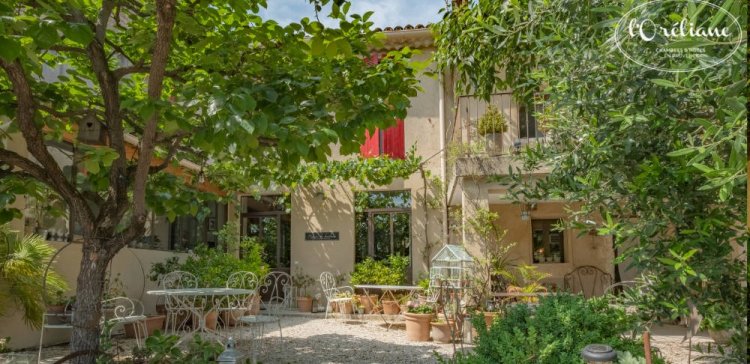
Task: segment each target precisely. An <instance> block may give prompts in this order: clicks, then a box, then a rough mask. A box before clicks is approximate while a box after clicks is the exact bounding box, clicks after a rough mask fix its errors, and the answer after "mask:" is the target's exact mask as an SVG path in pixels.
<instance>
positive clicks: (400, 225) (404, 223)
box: [393, 213, 411, 257]
mask: <svg viewBox="0 0 750 364" xmlns="http://www.w3.org/2000/svg"><path fill="white" fill-rule="evenodd" d="M410 232H411V219H410V217H409V214H408V213H394V214H393V247H394V251H393V254H396V255H401V256H404V257H408V256H409V252H410V250H411V234H410Z"/></svg>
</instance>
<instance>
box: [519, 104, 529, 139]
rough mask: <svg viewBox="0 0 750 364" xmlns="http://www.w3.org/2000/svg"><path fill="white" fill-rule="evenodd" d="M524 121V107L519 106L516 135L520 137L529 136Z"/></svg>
mask: <svg viewBox="0 0 750 364" xmlns="http://www.w3.org/2000/svg"><path fill="white" fill-rule="evenodd" d="M526 122H527V120H526V107H525V106H521V107H520V108H519V109H518V135H519V137H520V138H528V137H529V128H528V124H527V123H526Z"/></svg>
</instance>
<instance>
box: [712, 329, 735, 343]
mask: <svg viewBox="0 0 750 364" xmlns="http://www.w3.org/2000/svg"><path fill="white" fill-rule="evenodd" d="M708 336H710V337H711V339H713V340H714V342H715V343H717V344H719V345H728V344H729V343H730V342H732V331H731V330H713V329H708Z"/></svg>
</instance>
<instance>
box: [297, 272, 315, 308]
mask: <svg viewBox="0 0 750 364" xmlns="http://www.w3.org/2000/svg"><path fill="white" fill-rule="evenodd" d="M292 283H293V284H294V287H295V288H297V294H298V296H297V310H298V311H299V312H312V305H313V302H312V301H313V300H312V296H310V295H309V294H307V287H310V286H312V285H313V284H314V283H315V280H314V279H313V278H312V277H310V276H309V275H307V274H305V273H303V272H302V269H300V267H296V268H295V273H294V276H293V277H292Z"/></svg>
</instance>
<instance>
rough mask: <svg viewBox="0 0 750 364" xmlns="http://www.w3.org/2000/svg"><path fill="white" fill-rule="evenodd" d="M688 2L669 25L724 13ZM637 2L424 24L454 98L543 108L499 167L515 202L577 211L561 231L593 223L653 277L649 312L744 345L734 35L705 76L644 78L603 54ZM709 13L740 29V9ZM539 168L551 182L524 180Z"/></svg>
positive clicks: (570, 4) (742, 83)
mask: <svg viewBox="0 0 750 364" xmlns="http://www.w3.org/2000/svg"><path fill="white" fill-rule="evenodd" d="M696 3H697V2H696ZM696 3H693V2H688V1H685V2H670V3H669V5H670V6H674V8H673V9H670V11H669V12H667V15H668V16H669V18H668V20H670V21H673V22H675V23H679V22H680V21H682V20H683V19H689V20H691V21H695V22H696V23H698V24H709V23H710V24H716V23H718V22H720V21H721V20H722V19H721V18H723V17H724V15H717V14H721V12H719V11H713V12H710V11H709V10H710V9H711V8H710V7H707V6H705V4H704V5H701V6H698V5H700V4H696ZM637 5H639V3H638V2H634V1H573V0H571V1H516V0H513V1H503V2H498V1H483V0H480V1H477V2H471V3H469V4H465V5H460V6H457V7H452V8H449V9H447V11H446V13H445V16H444V18H443V20H442V21H441V22H440V23H439V24H437V25H436V27H435V29H436V32H437V34H438V35H437V40H436V43H437V46H438V51H437V53H436V57H437V59H438V62H439V64H440V65H441V66H442V67H443V68H444V69H451V70H455V71H456V72H457V76H458V79H459V83H460V85H461V86H462V87H463V90H464V91H471V93H476V94H478V95H481V96H483V97H485V98H488V97H489V95H490V94H492V93H493V92H496V91H497V90H503V89H507V88H512V89H513V93H514V96H515V98H516V100H517V101H519V102H525V103H533V102H536V103H537V104H540V105H539V106H540V109H543V110H541V111H540V112H538V113H537V115H536V118H537V120H538V122H539V124H540V125H539V127H540V128H542V129H544V130H545V134H546V136H547V138H546V142H545V143H538V144H536V145H535V146H530V147H528V148H526V149H525V152H524V153H522V154H521V155H520V156H519V160H520V161H521V162H522V163H521V164H522V165H523V167H521V168H517V169H513V170H511V171H510V177H511V178H510V179H511V183H512V185H511V194H512V195H513V198H514V199H516V200H518V201H526V200H537V199H545V198H561V199H564V200H568V201H581V202H583V206H582V208H581V209H580V210H577V211H573V212H572V216H571V224H572V225H573V226H575V227H578V228H585V230H589V229H590V227H586V222H587V220H589V221H590V220H596V219H592V217H601V218H602V219H603V221H604V222H603V224H600V225H599V226H598V232H599V233H600V234H602V235H609V234H611V235H614V236H615V237H616V246H617V247H619V248H620V249H621V250H624V254H622V255H621V257H620V261H622V259H624V258H632V262H633V265H634V266H635V267H636V268H638V269H640V270H641V271H643V272H645V273H647V274H649V275H651V276H652V277H653V278H654V279H653V281H652V282H651V284H650V289H651V291H650V292H653V296H652V298H653V299H654V301H653V302H651V303H650V305H649V306H650V307H649V308H650V309H652V310H653V311H658V312H659V314H660V315H665V314H666V315H672V316H674V317H677V316H678V315H683V316H687V315H688V314H689V313H690V307H693V306H697V309H698V311H699V312H700V313H701V314H702V315H703V316H704V317H707V318H708V317H711V316H714V318H716V315H717V313H720V314H719V315H721V316H722V317H721V319H720V320H721V321H723V322H724V323H729V325H730V327H734V328H736V329H738V331H737V332H738V333H742V337H743V338H744V337H745V333H746V319H745V309H746V295H747V288H746V284H743V281H744V282H746V281H747V276H746V272H747V265H746V261H745V260H743V259H742V258H741V255H744V254H745V253H744V252H745V251H746V247H747V240H748V230H747V227H746V225H745V221H746V219H747V215H746V214H747V205H746V193H747V158H746V157H745V156H746V154H747V134H746V133H747V126H746V118H747V110H746V108H745V105H746V102H747V97H746V94H745V93H744V91H743V89H744V88H745V87H746V85H747V73H746V72H747V63H746V43H747V39H746V36H745V34H744V32H743V33H742V34H739V35H736V36H738V37H740V39H741V42H742V47H740V48H739V51H737V52H735V53H733V54H732V55H731V56H730V57H729V58H728V59H727V60H726V61H725V62H724V63H722V64H720V65H718V66H715V67H711V68H706V69H702V70H694V71H691V72H662V71H657V70H653V69H649V68H646V67H643V66H641V65H639V64H636V63H634V62H631V61H630V60H629V59H628V58H626V56H625V55H624V54H623V53H621V52H619V51H618V49H617V48H616V47H615V39H614V36H615V29H616V28H617V26H618V22H619V21H620V19H621V17H622V16H623V14H626V13H627V12H628V11H629V10H631V9H633V8H634V7H635V6H637ZM718 6H719V7H721V8H722V9H725V10H727V11H728V12H729V13H731V14H733V16H735V17H736V18H737V19H738V21H739V23H740V24H741V25H742V29H745V27H746V24H747V2H744V1H733V0H725V1H722V2H720V3H719V4H718ZM691 41H692V40H691ZM692 42H693V43H692V44H687V43H685V44H683V45H682V46H683V47H688V46H696V43H695V41H692ZM697 44H698V46H702V45H706V43H697ZM708 45H712V46H713V45H718V43H714V42H710V43H708ZM643 52H646V54H645V56H648V57H665V55H664V54H659V53H657V52H655V51H654V50H652V49H644V50H643ZM645 56H644V57H645ZM540 166H547V167H549V169H550V171H551V172H550V173H549V174H548V175H546V176H545V177H543V178H541V179H531V178H529V177H528V176H529V172H531V171H533V170H536V169H537V168H539V167H540ZM502 172H505V171H498V173H499V174H500V173H502ZM498 179H500V177H498ZM738 337H740V336H738ZM737 342H738V343H739V342H740V340H737ZM741 342H745V340H744V339H742V340H741ZM735 352H736V353H744V352H745V349H741V348H740V349H737V350H735Z"/></svg>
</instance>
